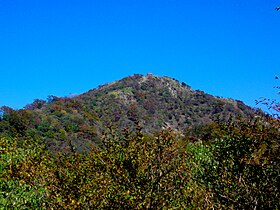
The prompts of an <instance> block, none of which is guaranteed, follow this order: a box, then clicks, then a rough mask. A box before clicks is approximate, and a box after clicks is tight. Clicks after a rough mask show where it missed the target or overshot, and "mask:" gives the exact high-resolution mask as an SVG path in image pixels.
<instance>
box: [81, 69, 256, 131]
mask: <svg viewBox="0 0 280 210" xmlns="http://www.w3.org/2000/svg"><path fill="white" fill-rule="evenodd" d="M76 99H77V100H78V101H80V102H82V103H83V104H84V105H85V106H86V107H88V108H90V109H92V110H95V111H96V112H97V113H98V116H99V117H100V118H101V119H104V120H105V121H106V122H108V121H110V122H112V123H115V124H117V125H118V126H120V127H124V126H132V125H133V122H134V121H140V122H142V124H143V125H144V129H145V131H146V132H151V131H153V130H158V129H161V128H162V127H170V128H173V129H178V130H183V129H185V128H187V127H190V126H193V125H199V124H205V123H209V122H211V121H213V120H214V119H216V118H217V117H219V118H223V119H225V118H228V117H229V116H230V115H232V116H235V117H236V116H238V115H240V116H243V117H248V116H249V115H252V114H253V112H254V111H253V109H252V108H250V107H249V106H246V105H245V104H244V103H243V102H242V101H235V100H232V99H223V98H219V97H215V96H212V95H210V94H206V93H204V92H203V91H199V90H196V91H194V90H192V89H191V87H190V86H188V85H187V84H186V83H184V82H182V83H180V82H179V81H178V80H176V79H172V78H170V77H166V76H163V77H159V76H154V75H152V74H151V73H149V74H147V75H146V76H144V75H140V74H135V75H133V76H129V77H126V78H123V79H121V80H119V81H116V82H112V83H109V84H107V85H103V86H99V87H98V88H97V89H93V90H90V91H89V92H87V93H84V94H82V95H80V96H78V97H77V98H76ZM101 121H102V120H101Z"/></svg>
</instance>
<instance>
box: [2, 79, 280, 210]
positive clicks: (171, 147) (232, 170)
mask: <svg viewBox="0 0 280 210" xmlns="http://www.w3.org/2000/svg"><path fill="white" fill-rule="evenodd" d="M264 102H265V101H262V103H264ZM269 105H270V106H272V107H273V108H274V110H275V111H276V112H277V111H279V104H277V102H275V101H273V103H272V104H271V103H269ZM279 125H280V124H279V118H278V117H277V116H270V115H267V114H265V113H263V112H262V111H261V110H256V109H253V108H251V107H249V106H247V105H245V104H244V103H243V102H242V101H236V100H232V99H225V98H220V97H216V96H212V95H209V94H206V93H204V92H203V91H200V90H196V91H195V90H192V89H191V87H190V86H188V85H187V84H185V83H184V82H182V83H181V82H179V81H177V80H176V79H172V78H169V77H158V76H154V75H150V74H149V75H146V76H143V75H138V74H137V75H133V76H129V77H126V78H123V79H121V80H119V81H116V82H112V83H109V84H105V85H101V86H99V87H98V88H96V89H92V90H90V91H88V92H87V93H84V94H81V95H78V96H74V97H68V98H67V97H63V98H61V97H55V96H49V97H48V99H47V100H40V99H36V100H34V102H33V103H32V104H29V105H27V106H26V107H25V108H24V109H20V110H13V109H12V108H9V107H2V108H1V113H0V189H1V190H0V205H1V209H279V200H280V196H279V173H280V171H279V139H280V132H279V129H280V127H279Z"/></svg>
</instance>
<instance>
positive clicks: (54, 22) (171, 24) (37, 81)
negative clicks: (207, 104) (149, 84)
mask: <svg viewBox="0 0 280 210" xmlns="http://www.w3.org/2000/svg"><path fill="white" fill-rule="evenodd" d="M277 5H280V0H275V1H274V0H213V1H209V0H195V1H189V0H79V1H77V0H76V1H74V0H40V1H38V0H24V1H23V0H9V1H6V0H0V73H1V76H0V77H1V82H0V106H3V105H7V106H10V107H12V108H16V109H18V108H22V107H24V106H25V105H26V104H28V103H31V102H32V101H33V100H34V99H36V98H39V99H46V98H47V96H48V95H55V96H68V95H70V94H79V93H83V92H86V91H88V90H89V89H92V88H95V87H97V86H98V85H100V84H104V83H108V82H111V81H114V80H118V79H121V78H123V77H125V76H129V75H132V74H135V73H140V74H146V73H147V72H152V73H153V74H155V75H159V76H165V75H166V76H170V77H174V78H176V79H178V80H179V81H181V82H185V83H187V84H189V85H190V86H191V87H192V88H193V89H200V90H204V91H205V92H207V93H210V94H213V95H216V96H221V97H229V98H233V99H239V100H243V101H244V102H245V103H246V104H248V105H251V106H255V103H254V101H255V99H259V98H260V97H261V96H265V97H270V98H276V97H277V95H276V91H275V90H274V89H273V86H275V85H279V84H277V81H275V80H274V76H275V75H277V74H279V70H280V38H279V37H280V11H276V10H275V7H276V6H277Z"/></svg>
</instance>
